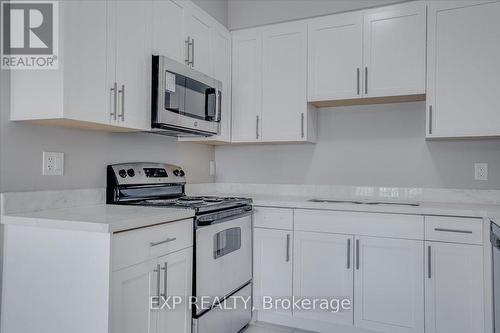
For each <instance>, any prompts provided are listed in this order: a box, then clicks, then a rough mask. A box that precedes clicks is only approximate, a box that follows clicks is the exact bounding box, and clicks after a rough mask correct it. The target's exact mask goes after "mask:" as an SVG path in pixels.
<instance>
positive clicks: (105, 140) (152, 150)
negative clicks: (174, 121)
mask: <svg viewBox="0 0 500 333" xmlns="http://www.w3.org/2000/svg"><path fill="white" fill-rule="evenodd" d="M0 92H1V95H0V112H1V113H0V191H1V192H7V191H28V190H45V189H72V188H92V187H104V186H105V179H106V178H105V167H106V165H107V164H109V163H117V162H127V161H134V160H137V161H164V162H170V163H174V164H179V165H181V166H184V168H185V170H186V173H187V177H188V181H189V182H208V181H212V180H213V177H211V176H209V161H210V160H213V159H214V149H213V147H211V146H207V145H198V144H190V143H178V142H177V140H176V139H174V138H169V137H164V136H159V135H152V134H147V133H127V134H113V133H103V132H92V131H84V130H76V129H68V128H60V127H48V126H42V125H34V124H29V123H26V122H11V121H9V116H10V110H9V105H10V98H9V97H10V89H9V77H8V73H7V72H6V71H4V70H2V71H0ZM27 98H29V95H27ZM43 151H56V152H63V153H65V168H64V169H65V170H64V176H62V177H61V176H42V152H43Z"/></svg>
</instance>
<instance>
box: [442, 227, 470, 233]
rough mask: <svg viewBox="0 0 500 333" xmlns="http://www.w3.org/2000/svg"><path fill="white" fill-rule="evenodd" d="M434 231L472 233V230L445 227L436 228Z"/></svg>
mask: <svg viewBox="0 0 500 333" xmlns="http://www.w3.org/2000/svg"><path fill="white" fill-rule="evenodd" d="M434 231H442V232H456V233H459V234H472V231H471V230H460V229H444V228H434Z"/></svg>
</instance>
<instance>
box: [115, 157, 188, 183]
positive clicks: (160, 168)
mask: <svg viewBox="0 0 500 333" xmlns="http://www.w3.org/2000/svg"><path fill="white" fill-rule="evenodd" d="M109 168H111V170H112V172H113V173H114V175H115V178H116V181H117V183H118V184H119V185H134V184H137V185H139V184H165V183H185V182H186V177H185V176H186V173H185V172H184V170H182V168H181V167H178V166H176V165H171V164H164V163H147V162H138V163H122V164H114V165H110V166H109Z"/></svg>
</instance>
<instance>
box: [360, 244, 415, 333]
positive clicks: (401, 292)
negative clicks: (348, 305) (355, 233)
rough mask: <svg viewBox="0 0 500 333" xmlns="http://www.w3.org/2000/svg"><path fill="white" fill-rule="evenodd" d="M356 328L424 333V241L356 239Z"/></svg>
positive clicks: (401, 332)
mask: <svg viewBox="0 0 500 333" xmlns="http://www.w3.org/2000/svg"><path fill="white" fill-rule="evenodd" d="M355 242H356V245H355V246H356V263H355V273H354V325H355V326H356V327H359V328H364V329H370V330H375V331H379V332H385V333H418V332H424V284H423V281H422V277H423V275H424V251H423V241H417V240H406V239H388V238H376V237H364V236H361V237H356V240H355Z"/></svg>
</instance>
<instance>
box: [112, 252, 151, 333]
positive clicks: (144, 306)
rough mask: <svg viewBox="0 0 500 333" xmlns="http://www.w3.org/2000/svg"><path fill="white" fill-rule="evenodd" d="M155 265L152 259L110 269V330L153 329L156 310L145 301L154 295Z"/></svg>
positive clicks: (121, 332) (131, 332)
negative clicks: (114, 269) (119, 268)
mask: <svg viewBox="0 0 500 333" xmlns="http://www.w3.org/2000/svg"><path fill="white" fill-rule="evenodd" d="M157 269H158V266H157V265H156V260H154V261H149V262H145V263H142V264H137V265H134V266H131V267H128V268H124V269H122V270H119V271H115V272H113V279H112V280H113V282H112V305H111V315H112V319H111V331H112V332H113V333H137V332H144V333H156V319H157V315H156V312H155V311H156V310H155V311H153V310H150V303H149V302H150V296H157V295H158V290H157V286H158V279H157V278H158V274H157ZM155 270H156V271H155Z"/></svg>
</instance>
